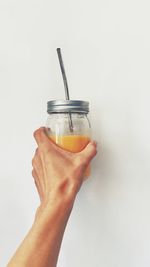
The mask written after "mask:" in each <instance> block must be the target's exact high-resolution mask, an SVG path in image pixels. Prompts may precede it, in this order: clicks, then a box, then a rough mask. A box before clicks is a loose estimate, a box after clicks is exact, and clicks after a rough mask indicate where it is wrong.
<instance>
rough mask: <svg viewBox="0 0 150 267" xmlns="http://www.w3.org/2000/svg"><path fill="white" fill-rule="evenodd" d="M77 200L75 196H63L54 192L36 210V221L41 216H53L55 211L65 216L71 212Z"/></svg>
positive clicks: (60, 215)
mask: <svg viewBox="0 0 150 267" xmlns="http://www.w3.org/2000/svg"><path fill="white" fill-rule="evenodd" d="M74 201H75V196H74V195H71V196H66V195H64V196H61V197H60V195H59V194H54V195H53V196H52V194H51V197H49V198H47V199H45V200H43V201H42V202H41V204H40V206H39V207H38V209H37V211H36V216H35V221H36V220H38V219H40V218H41V217H43V216H44V217H47V218H49V217H51V215H52V214H53V213H58V216H59V217H65V216H67V215H68V214H70V213H71V211H72V208H73V205H74Z"/></svg>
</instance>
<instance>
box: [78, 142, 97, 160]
mask: <svg viewBox="0 0 150 267" xmlns="http://www.w3.org/2000/svg"><path fill="white" fill-rule="evenodd" d="M96 154H97V143H96V141H91V142H89V143H88V145H87V146H86V147H85V148H84V149H83V150H82V151H81V152H80V156H82V157H83V158H84V159H85V161H86V163H87V164H88V163H89V162H90V161H91V160H92V159H93V158H94V157H95V156H96Z"/></svg>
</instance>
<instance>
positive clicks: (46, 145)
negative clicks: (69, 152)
mask: <svg viewBox="0 0 150 267" xmlns="http://www.w3.org/2000/svg"><path fill="white" fill-rule="evenodd" d="M33 135H34V138H35V140H36V142H37V145H38V147H39V149H41V150H43V151H45V152H47V151H51V150H54V149H56V147H57V146H56V145H55V144H54V143H53V142H52V141H51V140H50V138H49V137H48V136H47V133H46V128H45V127H41V128H39V129H37V130H36V131H35V132H34V134H33Z"/></svg>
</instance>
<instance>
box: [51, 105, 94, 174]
mask: <svg viewBox="0 0 150 267" xmlns="http://www.w3.org/2000/svg"><path fill="white" fill-rule="evenodd" d="M47 113H48V118H47V121H46V130H47V135H48V136H49V138H50V139H51V140H52V141H53V142H54V143H56V144H57V145H58V146H59V147H61V148H63V149H65V150H67V151H70V152H73V153H75V152H80V151H82V150H83V149H84V148H85V147H86V145H87V144H88V143H89V141H90V139H91V125H90V121H89V118H88V113H89V102H87V101H82V100H51V101H48V102H47ZM89 175H90V166H88V168H87V169H86V171H85V174H84V177H85V178H86V177H88V176H89Z"/></svg>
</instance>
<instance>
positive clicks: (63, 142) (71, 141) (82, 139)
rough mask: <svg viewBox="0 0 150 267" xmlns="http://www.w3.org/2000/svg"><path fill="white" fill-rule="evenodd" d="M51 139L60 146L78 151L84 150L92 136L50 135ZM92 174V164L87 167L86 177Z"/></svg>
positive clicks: (74, 151) (71, 150)
mask: <svg viewBox="0 0 150 267" xmlns="http://www.w3.org/2000/svg"><path fill="white" fill-rule="evenodd" d="M49 137H50V139H51V140H52V141H53V142H54V143H56V144H57V145H58V146H59V147H61V148H63V149H65V150H67V151H70V152H73V153H76V152H80V151H82V150H83V149H84V148H85V147H86V145H87V144H88V143H89V142H90V138H89V137H88V136H85V135H59V136H55V135H50V136H49ZM89 176H90V166H88V167H87V169H86V171H85V173H84V177H89Z"/></svg>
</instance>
